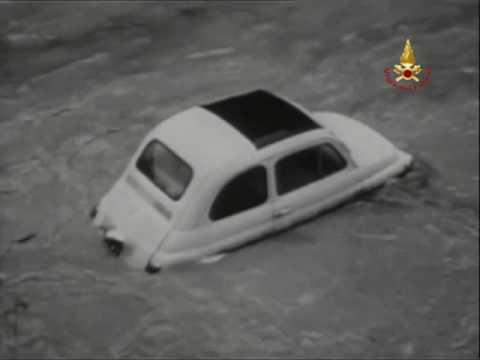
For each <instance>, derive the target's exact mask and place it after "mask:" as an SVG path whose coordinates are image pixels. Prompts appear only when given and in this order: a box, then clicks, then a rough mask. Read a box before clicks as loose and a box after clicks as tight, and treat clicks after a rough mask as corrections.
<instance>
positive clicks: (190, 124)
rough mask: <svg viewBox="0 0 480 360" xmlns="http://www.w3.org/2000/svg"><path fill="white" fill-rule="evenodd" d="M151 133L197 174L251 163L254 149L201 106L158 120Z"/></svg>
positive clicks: (231, 128)
mask: <svg viewBox="0 0 480 360" xmlns="http://www.w3.org/2000/svg"><path fill="white" fill-rule="evenodd" d="M151 136H153V137H155V138H157V139H158V140H160V141H161V142H162V143H164V144H165V145H167V146H168V147H169V148H170V149H171V150H172V151H173V152H175V153H176V154H177V155H178V156H180V157H181V158H182V159H183V160H185V161H186V162H187V163H188V164H189V165H190V166H192V167H193V169H194V172H195V173H196V174H197V175H199V174H200V175H205V174H206V173H208V172H210V171H211V170H213V169H214V168H215V169H219V168H220V169H221V168H227V169H228V168H232V170H233V169H236V168H238V166H241V165H242V164H246V163H248V162H252V161H253V159H256V158H257V156H258V151H257V149H256V148H255V147H254V146H253V144H252V143H250V142H249V141H248V140H247V139H246V138H245V137H243V136H241V135H240V134H239V133H238V131H236V130H235V129H234V128H233V127H231V126H230V125H228V124H227V123H225V122H224V121H222V120H221V119H219V118H218V117H217V116H216V115H214V114H212V113H211V112H209V111H207V110H205V109H204V108H202V107H193V108H190V109H188V110H186V111H183V112H180V113H178V114H176V115H174V116H172V117H170V118H168V119H166V120H165V121H163V122H161V123H160V124H159V125H158V126H157V127H156V128H155V129H153V130H152V133H151Z"/></svg>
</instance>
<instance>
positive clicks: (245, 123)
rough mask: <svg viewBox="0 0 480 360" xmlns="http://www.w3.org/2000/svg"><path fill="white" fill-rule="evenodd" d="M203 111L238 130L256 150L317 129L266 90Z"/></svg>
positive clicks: (229, 98) (304, 116)
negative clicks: (207, 111) (210, 113)
mask: <svg viewBox="0 0 480 360" xmlns="http://www.w3.org/2000/svg"><path fill="white" fill-rule="evenodd" d="M203 108H205V109H207V110H209V111H210V112H212V113H213V114H215V115H217V116H218V117H219V118H220V119H222V120H223V121H225V122H226V123H228V124H229V125H231V126H232V127H234V128H235V129H236V130H238V131H239V132H240V133H241V134H242V135H243V136H244V137H245V138H247V139H248V140H249V141H250V142H251V143H253V145H254V146H255V147H256V148H257V149H260V148H262V147H265V146H268V145H271V144H273V143H275V142H278V141H281V140H284V139H286V138H289V137H292V136H295V135H298V134H301V133H303V132H306V131H309V130H314V129H318V128H320V126H319V125H318V124H317V123H316V122H314V121H313V120H312V119H311V118H310V117H308V116H307V115H306V114H305V113H304V112H302V111H301V110H299V109H298V108H297V107H295V106H294V105H292V104H291V103H290V102H288V101H286V100H284V99H282V98H280V97H278V96H276V95H273V94H272V93H270V92H268V91H266V90H255V91H251V92H248V93H244V94H240V95H237V96H231V97H228V98H224V99H221V100H218V101H215V102H213V103H210V104H206V105H203Z"/></svg>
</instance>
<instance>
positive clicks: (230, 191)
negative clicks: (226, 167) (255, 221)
mask: <svg viewBox="0 0 480 360" xmlns="http://www.w3.org/2000/svg"><path fill="white" fill-rule="evenodd" d="M267 198H268V191H267V170H266V169H265V168H264V167H263V166H257V167H254V168H252V169H250V170H248V171H246V172H244V173H242V174H240V175H238V176H237V177H236V178H234V179H233V180H231V181H230V182H229V183H227V185H225V187H224V188H223V189H222V190H221V191H220V193H219V194H218V195H217V198H216V199H215V201H214V202H213V204H212V207H211V208H210V219H212V220H220V219H223V218H226V217H228V216H232V215H235V214H238V213H240V212H242V211H245V210H248V209H251V208H254V207H256V206H259V205H261V204H263V203H265V202H266V201H267Z"/></svg>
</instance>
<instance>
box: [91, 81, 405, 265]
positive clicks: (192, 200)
mask: <svg viewBox="0 0 480 360" xmlns="http://www.w3.org/2000/svg"><path fill="white" fill-rule="evenodd" d="M411 161H412V157H411V156H410V155H408V154H406V153H405V152H403V151H401V150H399V149H397V148H396V147H395V146H394V145H392V144H391V143H390V142H389V141H387V140H386V139H385V138H384V137H382V136H381V135H380V134H378V133H377V132H375V131H374V130H372V129H370V128H368V127H367V126H366V125H363V124H362V123H360V122H358V121H355V120H353V119H351V118H349V117H346V116H343V115H340V114H336V113H332V112H316V113H309V112H308V111H307V110H305V109H304V108H302V107H301V106H299V105H297V104H294V103H293V102H291V101H288V100H286V99H283V98H281V97H278V96H276V95H273V94H272V93H270V92H267V91H264V90H256V91H252V92H249V93H245V94H241V95H237V96H233V97H229V98H226V99H222V100H219V101H215V102H213V103H210V104H208V105H204V106H199V107H193V108H191V109H189V110H187V111H184V112H181V113H179V114H177V115H175V116H172V117H171V118H169V119H167V120H165V121H163V122H161V123H160V124H159V125H158V126H157V127H155V128H154V129H153V130H152V131H151V132H150V133H149V134H148V135H147V136H146V137H145V139H144V140H143V142H142V143H141V145H140V147H139V148H138V150H137V151H136V152H135V154H134V155H133V158H132V159H131V161H130V163H129V164H128V166H127V168H126V169H125V171H124V172H123V174H122V175H121V176H120V178H119V179H118V180H117V181H116V183H115V184H114V185H113V187H112V188H111V190H110V191H108V193H107V194H106V195H105V196H104V197H103V198H102V199H101V201H100V202H99V204H98V206H97V207H96V208H95V209H94V211H93V213H92V218H93V223H94V225H95V226H96V227H97V228H98V229H99V230H100V232H101V233H102V236H103V238H104V240H105V242H106V243H107V245H108V246H109V247H110V249H111V250H112V251H113V252H115V253H117V254H118V253H120V252H121V251H122V254H124V255H125V257H126V258H127V259H128V260H129V262H130V263H132V264H133V265H136V266H139V265H140V266H142V267H145V269H146V270H147V271H149V272H151V271H157V270H159V269H160V268H161V267H165V266H168V265H171V264H174V263H179V262H183V261H187V260H193V259H198V258H201V257H203V256H207V255H211V254H215V253H218V252H221V251H222V250H225V249H228V248H232V247H237V246H239V245H241V244H243V243H246V242H249V241H251V240H254V239H256V238H259V237H262V236H264V235H266V234H269V233H272V232H276V231H279V230H282V229H285V228H288V227H289V226H291V225H293V224H295V223H298V222H300V221H302V220H304V219H306V218H310V217H312V216H314V215H316V214H317V213H319V212H320V211H323V210H326V209H328V208H330V207H333V206H335V205H337V204H338V203H340V202H343V201H345V200H347V199H349V198H351V197H352V196H354V195H356V194H358V193H359V192H363V191H366V190H369V189H371V188H374V187H376V186H379V185H381V184H382V183H384V182H385V181H386V180H387V179H388V178H390V177H392V176H395V175H398V174H400V173H401V172H403V171H404V170H405V169H406V168H408V167H409V165H410V164H411Z"/></svg>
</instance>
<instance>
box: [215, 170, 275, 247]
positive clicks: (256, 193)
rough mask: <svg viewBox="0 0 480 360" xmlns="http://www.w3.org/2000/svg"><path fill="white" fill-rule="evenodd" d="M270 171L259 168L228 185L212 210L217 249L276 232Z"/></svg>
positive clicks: (236, 177)
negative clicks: (269, 178) (270, 191)
mask: <svg viewBox="0 0 480 360" xmlns="http://www.w3.org/2000/svg"><path fill="white" fill-rule="evenodd" d="M268 183H269V182H268V174H267V169H266V168H265V167H264V166H263V165H260V166H255V167H253V168H250V169H249V170H246V171H244V172H242V173H240V174H238V175H237V176H235V177H233V178H232V179H231V180H229V181H228V182H226V183H225V184H224V186H223V187H222V188H221V189H220V191H219V192H218V193H217V194H216V196H215V198H214V200H213V202H212V204H211V206H210V208H209V211H208V217H209V221H210V224H209V237H210V239H211V241H213V242H214V244H211V245H213V247H214V248H217V249H221V248H225V247H231V246H236V245H239V244H242V243H245V242H248V241H249V240H253V239H255V238H258V237H260V236H262V235H265V234H268V233H269V232H271V231H272V230H273V223H272V216H273V207H272V204H271V202H270V199H269V191H268Z"/></svg>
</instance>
